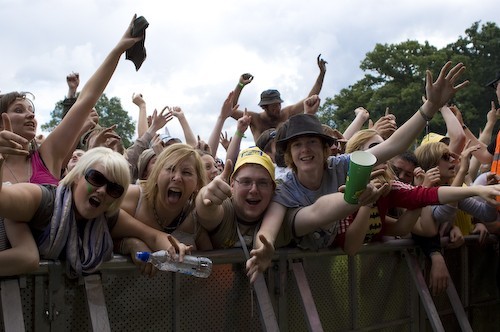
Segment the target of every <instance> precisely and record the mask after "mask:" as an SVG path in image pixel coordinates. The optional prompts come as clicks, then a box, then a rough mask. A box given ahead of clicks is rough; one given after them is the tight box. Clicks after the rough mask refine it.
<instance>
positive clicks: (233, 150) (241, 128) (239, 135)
mask: <svg viewBox="0 0 500 332" xmlns="http://www.w3.org/2000/svg"><path fill="white" fill-rule="evenodd" d="M251 122H252V117H251V116H250V115H248V114H247V110H246V109H245V112H244V113H243V116H242V117H241V118H239V119H238V123H237V125H236V132H235V133H234V136H233V138H232V139H231V142H230V143H229V147H228V148H227V152H226V159H230V160H231V161H232V162H233V163H236V159H237V158H238V153H239V152H240V146H241V140H242V139H243V137H245V132H246V131H247V129H248V126H249V125H250V123H251Z"/></svg>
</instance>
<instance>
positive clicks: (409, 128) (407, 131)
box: [368, 62, 469, 164]
mask: <svg viewBox="0 0 500 332" xmlns="http://www.w3.org/2000/svg"><path fill="white" fill-rule="evenodd" d="M451 66H452V64H451V62H447V63H446V64H445V65H444V66H443V68H442V69H441V72H440V73H439V76H438V78H437V79H436V81H435V82H434V80H433V78H432V73H431V72H430V71H429V70H428V71H427V72H426V84H425V90H426V94H427V100H426V101H425V102H424V104H423V105H422V106H421V107H420V108H419V109H418V111H417V112H416V113H415V114H414V115H413V116H412V117H411V118H410V119H409V120H408V121H406V122H405V123H404V124H403V125H402V126H401V127H399V128H398V129H397V130H396V131H395V132H394V134H392V135H391V137H389V138H388V139H387V140H386V141H384V142H383V143H381V144H378V145H377V146H374V147H373V148H371V149H368V152H371V153H373V154H374V155H375V156H376V157H377V164H379V163H382V162H385V161H387V160H389V159H391V158H392V157H394V156H397V155H398V154H400V153H403V152H404V151H406V150H407V149H408V147H409V146H410V144H412V143H413V141H414V140H415V139H416V138H417V136H418V135H419V134H420V133H421V132H422V130H423V129H424V128H425V125H426V124H427V121H430V120H431V119H432V118H433V117H434V115H435V114H436V112H437V111H438V110H439V109H440V108H441V107H442V106H443V105H445V104H446V103H447V102H448V101H449V100H450V98H451V97H452V96H453V95H454V94H455V93H456V92H457V91H459V90H460V89H462V88H464V87H465V86H467V84H469V81H465V82H462V83H460V84H456V82H457V80H458V79H459V77H460V75H461V74H462V73H463V72H464V71H465V66H464V65H463V64H462V63H459V64H457V65H456V66H454V67H453V68H452V67H451ZM450 68H451V69H450Z"/></svg>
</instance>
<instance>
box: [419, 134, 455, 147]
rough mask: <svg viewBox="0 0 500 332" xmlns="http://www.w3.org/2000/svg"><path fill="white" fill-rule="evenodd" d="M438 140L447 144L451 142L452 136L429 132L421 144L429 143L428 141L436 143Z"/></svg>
mask: <svg viewBox="0 0 500 332" xmlns="http://www.w3.org/2000/svg"><path fill="white" fill-rule="evenodd" d="M436 142H443V143H445V144H449V143H450V138H449V137H447V136H443V135H440V134H437V133H428V134H427V135H425V136H424V138H422V142H420V146H422V145H425V144H428V143H436Z"/></svg>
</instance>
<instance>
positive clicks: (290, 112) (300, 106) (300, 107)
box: [281, 54, 328, 118]
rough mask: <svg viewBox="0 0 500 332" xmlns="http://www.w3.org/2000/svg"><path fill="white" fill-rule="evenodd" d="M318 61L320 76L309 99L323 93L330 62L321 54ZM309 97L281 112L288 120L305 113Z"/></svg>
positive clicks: (310, 92)
mask: <svg viewBox="0 0 500 332" xmlns="http://www.w3.org/2000/svg"><path fill="white" fill-rule="evenodd" d="M316 61H317V63H318V67H319V75H318V77H317V78H316V81H315V82H314V85H313V87H312V89H311V91H309V94H308V95H307V97H311V96H313V95H319V93H320V92H321V88H322V87H323V81H324V79H325V74H326V64H327V63H328V62H326V61H325V60H323V59H322V58H321V54H320V55H318V58H317V59H316ZM307 97H306V98H304V99H302V100H300V101H299V102H297V103H295V104H293V105H290V106H287V107H285V108H283V109H282V110H281V111H282V112H283V113H284V114H285V116H286V118H289V117H291V116H294V115H296V114H300V113H303V112H304V100H305V99H307Z"/></svg>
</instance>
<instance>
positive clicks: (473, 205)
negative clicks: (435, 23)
mask: <svg viewBox="0 0 500 332" xmlns="http://www.w3.org/2000/svg"><path fill="white" fill-rule="evenodd" d="M479 149H480V146H478V145H476V146H472V147H468V144H467V145H466V148H465V149H464V151H463V152H462V154H461V155H460V156H458V155H456V154H454V153H452V152H451V151H450V150H449V148H448V146H447V145H446V144H444V143H442V142H433V143H428V144H425V145H421V146H419V147H418V148H417V149H416V150H415V155H416V157H417V159H418V162H419V164H420V167H422V169H423V170H424V171H425V172H427V173H428V174H430V175H432V176H433V178H434V183H433V185H435V186H453V187H459V188H469V187H463V184H464V179H465V176H466V174H467V172H468V170H469V161H470V157H471V154H472V153H473V152H474V151H477V150H479ZM472 217H475V218H477V219H478V220H480V221H481V222H490V221H494V220H496V217H497V210H496V208H495V206H494V205H493V204H489V203H487V202H484V201H482V200H478V199H476V198H474V197H470V198H464V199H461V200H457V202H456V204H453V205H451V204H448V205H442V206H435V207H433V208H432V218H433V220H434V221H435V223H436V224H437V225H438V228H441V231H440V233H441V234H444V233H448V232H449V233H450V244H451V247H458V246H460V245H462V244H463V242H464V241H463V235H464V234H465V235H468V234H469V233H479V234H480V242H482V241H483V240H484V239H485V238H486V236H487V235H488V231H487V229H486V226H485V225H484V224H482V223H481V222H478V223H476V224H474V225H472ZM442 225H447V226H448V227H444V228H442ZM464 232H465V233H464Z"/></svg>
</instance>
